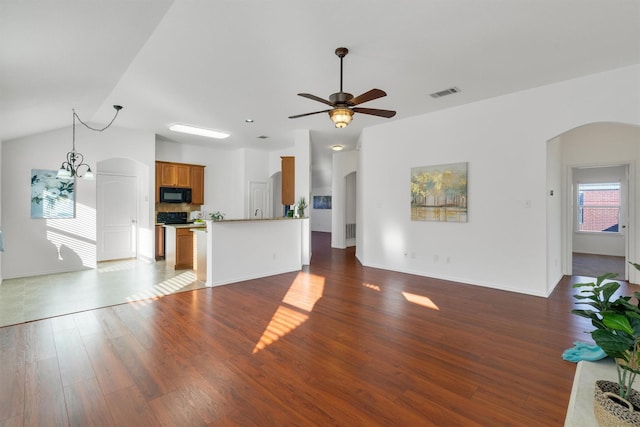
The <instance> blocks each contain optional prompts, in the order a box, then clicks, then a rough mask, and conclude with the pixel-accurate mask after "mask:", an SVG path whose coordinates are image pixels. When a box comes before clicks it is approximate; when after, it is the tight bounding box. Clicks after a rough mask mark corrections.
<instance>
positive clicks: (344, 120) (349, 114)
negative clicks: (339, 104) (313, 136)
mask: <svg viewBox="0 0 640 427" xmlns="http://www.w3.org/2000/svg"><path fill="white" fill-rule="evenodd" d="M329 117H331V120H332V121H333V123H335V125H336V127H337V128H338V129H342V128H345V127H347V125H348V124H349V123H351V119H352V118H353V111H352V110H350V109H349V108H334V109H333V110H331V111H329Z"/></svg>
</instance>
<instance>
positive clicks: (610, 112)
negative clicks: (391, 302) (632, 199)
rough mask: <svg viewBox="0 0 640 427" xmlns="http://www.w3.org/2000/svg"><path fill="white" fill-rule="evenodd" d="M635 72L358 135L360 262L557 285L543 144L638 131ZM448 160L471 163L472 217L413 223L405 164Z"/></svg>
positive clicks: (514, 283)
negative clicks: (591, 130)
mask: <svg viewBox="0 0 640 427" xmlns="http://www.w3.org/2000/svg"><path fill="white" fill-rule="evenodd" d="M638 75H640V66H633V67H626V68H622V69H618V70H613V71H609V72H605V73H600V74H595V75H591V76H586V77H582V78H578V79H574V80H569V81H566V82H561V83H558V84H554V85H549V86H544V87H540V88H536V89H532V90H528V91H522V92H517V93H513V94H509V95H505V96H502V97H497V98H493V99H489V100H486V101H482V102H477V103H473V104H468V105H464V106H460V107H456V108H451V109H447V110H442V111H438V112H434V113H431V114H426V115H423V116H420V117H414V118H408V119H405V120H398V121H393V122H390V123H386V124H381V125H379V126H375V127H371V128H367V129H365V130H364V132H363V134H362V137H361V139H362V140H361V148H360V151H359V152H358V153H359V168H358V195H357V197H358V201H359V204H358V228H359V230H360V231H361V232H359V233H358V247H357V250H356V255H357V256H358V258H359V259H360V261H361V262H362V263H363V264H364V265H367V266H372V267H379V268H385V269H391V270H396V271H405V272H409V273H414V274H419V275H424V276H431V277H437V278H443V279H449V280H455V281H459V282H465V283H470V284H477V285H482V286H489V287H493V288H498V289H505V290H511V291H516V292H522V293H527V294H532V295H540V296H546V295H548V293H549V292H550V291H551V290H552V289H553V287H554V286H555V283H556V282H557V280H558V279H559V276H558V277H553V276H551V275H550V274H549V271H548V260H552V259H555V258H558V259H559V258H560V255H561V248H560V247H558V243H557V242H554V243H553V244H551V245H549V246H548V243H549V238H548V236H547V233H548V231H549V230H554V229H556V228H557V225H556V223H558V224H559V223H560V221H561V218H548V217H547V205H548V203H547V197H548V196H547V179H548V176H547V162H548V159H547V141H548V140H550V139H552V138H553V137H555V136H557V135H559V134H561V133H563V132H565V131H566V130H568V129H573V128H575V127H577V126H580V125H583V124H585V123H592V122H598V121H617V122H623V123H633V124H640V96H639V94H640V79H638ZM389 141H394V145H393V147H391V148H390V147H389ZM457 162H468V164H469V169H468V177H469V195H468V200H469V221H468V222H467V223H437V222H421V221H411V219H410V194H409V176H410V170H411V168H412V167H415V166H425V165H437V164H444V163H457ZM556 163H557V162H556ZM334 170H335V168H334ZM335 195H336V194H335V192H334V196H335ZM548 221H551V224H548ZM334 223H335V222H334ZM405 254H413V256H405ZM549 281H551V283H548V282H549Z"/></svg>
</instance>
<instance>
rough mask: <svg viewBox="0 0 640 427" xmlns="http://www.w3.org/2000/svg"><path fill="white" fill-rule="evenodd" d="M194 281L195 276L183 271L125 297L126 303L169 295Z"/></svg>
mask: <svg viewBox="0 0 640 427" xmlns="http://www.w3.org/2000/svg"><path fill="white" fill-rule="evenodd" d="M195 281H196V274H195V273H194V272H193V271H185V272H184V273H181V274H179V275H177V276H174V277H172V278H170V279H167V280H165V281H163V282H160V283H158V284H157V285H154V286H153V287H151V288H149V289H144V290H142V291H140V292H137V293H135V294H133V295H129V296H127V297H126V300H127V302H141V300H146V299H157V298H160V297H163V296H165V295H171V294H173V293H175V292H178V291H180V290H181V289H182V288H184V287H186V286H189V285H191V284H192V283H193V282H195Z"/></svg>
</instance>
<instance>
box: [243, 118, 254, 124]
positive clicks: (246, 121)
mask: <svg viewBox="0 0 640 427" xmlns="http://www.w3.org/2000/svg"><path fill="white" fill-rule="evenodd" d="M244 122H245V123H253V119H244Z"/></svg>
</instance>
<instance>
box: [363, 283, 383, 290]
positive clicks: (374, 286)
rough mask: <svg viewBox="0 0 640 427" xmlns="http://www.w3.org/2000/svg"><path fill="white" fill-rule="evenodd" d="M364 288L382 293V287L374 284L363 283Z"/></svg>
mask: <svg viewBox="0 0 640 427" xmlns="http://www.w3.org/2000/svg"><path fill="white" fill-rule="evenodd" d="M362 286H364V287H365V288H369V289H372V290H374V291H378V292H380V290H381V289H380V286H378V285H374V284H373V283H363V284H362Z"/></svg>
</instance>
